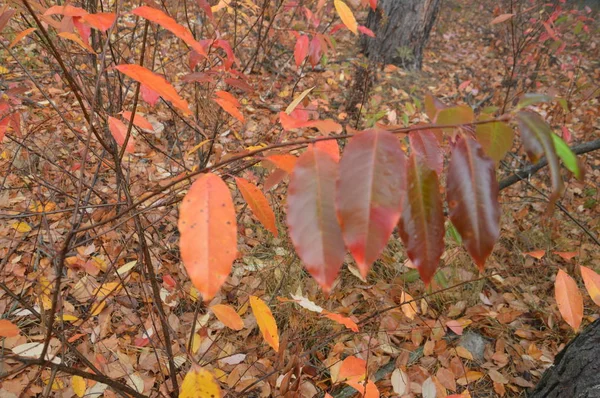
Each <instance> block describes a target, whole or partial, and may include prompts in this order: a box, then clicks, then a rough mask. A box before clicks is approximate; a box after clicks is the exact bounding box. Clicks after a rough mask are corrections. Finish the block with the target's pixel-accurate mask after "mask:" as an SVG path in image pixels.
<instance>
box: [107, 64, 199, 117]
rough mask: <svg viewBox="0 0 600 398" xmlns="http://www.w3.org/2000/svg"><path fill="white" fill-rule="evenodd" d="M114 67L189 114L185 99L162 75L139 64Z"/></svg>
mask: <svg viewBox="0 0 600 398" xmlns="http://www.w3.org/2000/svg"><path fill="white" fill-rule="evenodd" d="M115 69H117V70H118V71H119V72H121V73H123V74H125V75H127V76H129V77H130V78H132V79H133V80H135V81H138V82H140V83H142V84H143V85H145V86H147V88H149V89H151V90H153V91H156V93H158V95H160V96H161V97H163V98H164V99H166V100H167V101H171V102H172V103H173V105H174V106H176V107H177V108H179V109H180V110H181V111H182V112H183V113H184V114H186V115H189V114H191V112H190V109H189V106H188V103H187V101H186V100H184V99H183V98H181V97H180V96H179V94H177V91H175V88H173V86H171V84H170V83H169V82H168V81H166V80H165V78H164V77H162V76H160V75H157V74H156V73H154V72H151V71H149V70H148V69H146V68H144V67H143V66H140V65H131V64H130V65H118V66H115Z"/></svg>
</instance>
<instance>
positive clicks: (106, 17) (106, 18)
mask: <svg viewBox="0 0 600 398" xmlns="http://www.w3.org/2000/svg"><path fill="white" fill-rule="evenodd" d="M115 19H117V14H115V13H114V12H99V13H97V14H87V15H84V16H83V20H84V21H85V22H87V23H88V24H89V25H90V26H91V27H92V28H95V29H98V30H99V31H101V32H106V31H107V30H109V29H110V27H111V26H112V25H113V24H114V23H115Z"/></svg>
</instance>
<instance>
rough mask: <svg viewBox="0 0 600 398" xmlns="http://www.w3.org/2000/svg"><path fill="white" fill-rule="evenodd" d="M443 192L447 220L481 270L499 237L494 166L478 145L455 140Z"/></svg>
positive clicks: (498, 214)
mask: <svg viewBox="0 0 600 398" xmlns="http://www.w3.org/2000/svg"><path fill="white" fill-rule="evenodd" d="M446 192H447V200H448V208H449V212H450V214H449V215H450V220H451V221H452V224H453V225H454V226H455V227H456V230H457V231H458V233H459V234H460V236H461V237H462V239H463V244H464V245H465V247H466V248H467V251H468V252H469V254H470V255H471V257H472V258H473V260H474V261H475V263H476V264H477V266H478V267H479V269H481V270H483V266H484V264H485V260H486V259H487V258H488V256H489V255H490V253H491V252H492V250H493V248H494V244H495V243H496V240H497V239H498V236H499V235H500V224H499V223H500V208H499V205H498V181H497V180H496V173H495V170H494V162H493V161H492V160H491V159H490V158H488V157H487V156H485V154H484V153H483V149H482V148H481V145H479V143H477V141H475V140H473V139H471V138H463V137H459V138H458V141H457V142H456V145H455V147H454V148H453V150H452V156H451V159H450V165H449V166H448V177H447V190H446Z"/></svg>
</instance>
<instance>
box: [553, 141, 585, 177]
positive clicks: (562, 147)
mask: <svg viewBox="0 0 600 398" xmlns="http://www.w3.org/2000/svg"><path fill="white" fill-rule="evenodd" d="M552 141H553V142H554V148H555V149H556V154H557V155H558V157H559V158H561V159H562V161H563V163H564V164H565V167H566V168H567V169H568V170H569V171H570V172H571V173H573V175H574V176H575V178H577V179H578V180H580V181H581V180H583V169H582V168H581V167H580V165H579V161H578V160H577V156H576V155H575V154H574V153H573V151H571V148H569V146H568V145H567V143H566V142H564V141H563V139H562V138H560V137H559V136H558V135H556V134H554V133H552Z"/></svg>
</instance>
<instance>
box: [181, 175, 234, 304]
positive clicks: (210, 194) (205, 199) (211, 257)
mask: <svg viewBox="0 0 600 398" xmlns="http://www.w3.org/2000/svg"><path fill="white" fill-rule="evenodd" d="M178 227H179V232H180V233H181V238H180V242H179V248H180V250H181V259H182V260H183V265H185V268H186V270H187V273H188V275H189V276H190V279H191V281H192V283H193V284H194V286H195V287H196V288H197V289H198V290H199V291H200V293H202V297H203V298H204V301H208V300H210V299H212V298H213V297H214V296H215V294H216V293H217V292H218V291H219V289H220V288H221V286H222V285H223V283H224V282H225V279H227V276H228V275H229V272H230V271H231V265H232V264H233V260H235V258H236V257H237V237H236V234H237V226H236V218H235V209H234V207H233V200H232V199H231V194H230V192H229V188H228V187H227V185H226V184H225V182H223V180H222V179H221V178H220V177H219V176H217V175H215V174H211V173H208V174H203V175H202V176H201V177H200V178H198V179H197V180H196V181H195V182H194V183H193V184H192V186H191V188H190V190H189V191H188V193H187V194H186V195H185V197H184V198H183V201H182V202H181V206H180V208H179V222H178Z"/></svg>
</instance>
